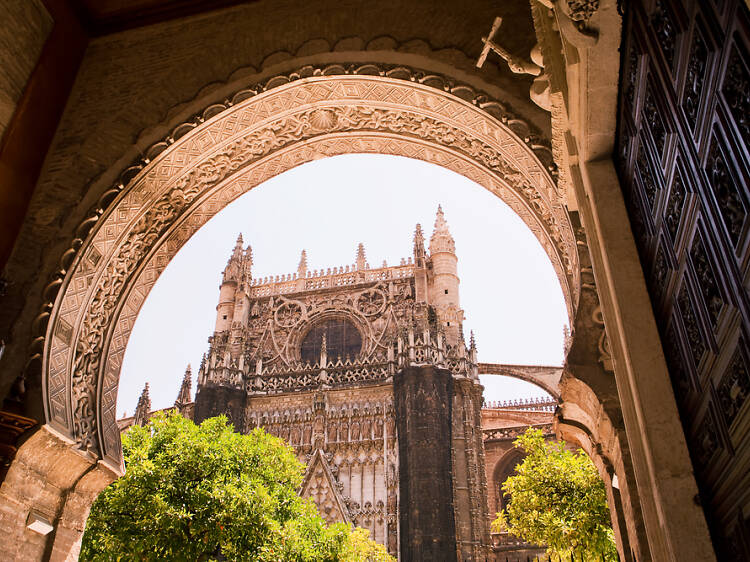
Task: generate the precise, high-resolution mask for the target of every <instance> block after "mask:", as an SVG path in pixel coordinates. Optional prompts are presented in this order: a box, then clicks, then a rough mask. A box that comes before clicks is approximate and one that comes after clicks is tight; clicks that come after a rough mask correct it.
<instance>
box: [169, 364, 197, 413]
mask: <svg viewBox="0 0 750 562" xmlns="http://www.w3.org/2000/svg"><path fill="white" fill-rule="evenodd" d="M192 379H193V374H192V372H191V370H190V363H188V366H187V369H185V376H184V377H183V378H182V385H181V386H180V392H178V393H177V400H175V401H174V405H175V407H176V408H177V409H178V410H179V411H180V412H182V410H183V408H184V407H185V406H187V405H188V404H190V402H192V399H191V398H190V387H191V385H192V382H193V380H192Z"/></svg>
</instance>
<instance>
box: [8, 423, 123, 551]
mask: <svg viewBox="0 0 750 562" xmlns="http://www.w3.org/2000/svg"><path fill="white" fill-rule="evenodd" d="M118 476H119V474H118V472H116V471H114V470H112V469H111V468H110V467H107V466H106V465H105V464H103V463H101V462H98V463H97V462H95V461H93V460H92V459H90V458H88V457H87V456H85V455H83V454H80V453H78V452H76V451H75V450H74V449H73V447H72V445H71V444H70V443H69V442H67V441H65V440H63V439H62V438H60V437H58V436H57V435H55V434H54V433H53V432H52V431H50V430H48V429H47V428H46V427H43V428H41V429H39V430H38V431H37V432H36V433H34V435H32V436H31V437H30V438H29V439H28V440H27V441H26V442H25V443H24V444H23V445H22V446H21V448H20V449H19V451H18V454H17V455H16V458H15V460H14V462H13V464H12V465H11V467H10V470H9V471H8V474H7V476H6V478H5V480H4V481H3V483H2V486H1V487H0V536H2V540H0V559H2V560H9V561H10V560H19V561H20V560H51V561H58V560H77V559H78V552H79V550H80V546H81V538H82V536H83V531H84V528H85V525H86V519H87V518H88V515H89V510H90V509H91V504H92V503H93V502H94V500H95V499H96V497H97V496H98V495H99V493H100V492H101V491H102V490H103V489H104V488H105V487H106V486H107V485H108V484H110V483H111V482H112V481H114V480H115V478H117V477H118ZM35 520H43V521H44V523H45V525H43V526H41V527H37V529H39V530H41V531H42V532H36V531H35V530H33V528H29V524H30V523H32V522H33V521H35ZM45 526H46V527H47V529H44V528H43V527H45ZM44 531H47V532H46V533H45V532H44Z"/></svg>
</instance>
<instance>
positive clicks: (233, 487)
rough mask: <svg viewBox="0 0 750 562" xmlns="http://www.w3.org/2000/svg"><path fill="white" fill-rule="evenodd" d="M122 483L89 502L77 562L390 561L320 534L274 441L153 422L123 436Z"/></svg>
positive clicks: (213, 425) (175, 419)
mask: <svg viewBox="0 0 750 562" xmlns="http://www.w3.org/2000/svg"><path fill="white" fill-rule="evenodd" d="M123 453H124V456H125V464H126V467H127V470H126V473H125V475H124V476H123V477H122V478H120V479H118V480H116V481H115V482H113V483H112V484H111V485H110V486H108V487H107V488H106V489H105V490H104V491H103V492H102V493H101V494H100V495H99V497H98V498H97V499H96V501H95V502H94V504H93V506H92V508H91V514H90V515H89V519H88V522H87V524H86V531H85V533H84V536H83V542H82V546H81V558H80V559H81V560H185V561H188V560H189V561H194V560H253V561H256V560H257V561H259V562H264V561H274V562H276V561H286V560H294V561H301V562H302V561H321V562H323V561H334V560H335V561H338V560H341V561H351V562H354V561H359V560H370V561H373V562H380V561H390V560H393V558H392V557H391V556H389V555H388V554H387V552H386V550H385V548H384V547H383V546H382V545H379V544H377V543H374V542H373V541H371V540H370V539H369V538H368V536H367V531H365V530H363V529H357V530H354V531H352V529H351V528H350V527H349V526H348V525H345V524H343V523H337V524H334V525H331V526H326V524H325V522H324V521H323V519H322V518H321V517H320V515H319V514H318V512H317V510H316V508H315V506H314V505H313V504H312V502H310V501H307V500H303V499H302V498H300V497H299V496H298V495H297V489H298V488H299V485H300V483H301V481H302V476H303V471H304V466H303V465H302V464H301V463H299V462H298V461H297V459H296V458H295V456H294V453H293V451H292V449H291V447H289V446H288V445H287V444H286V443H285V442H284V441H282V440H281V439H278V438H276V437H273V436H271V435H268V434H267V433H265V432H264V431H263V430H261V429H256V430H254V431H253V432H251V433H250V434H249V435H240V434H239V433H235V432H234V431H233V430H232V426H231V425H229V424H228V422H227V419H226V418H225V417H224V416H220V417H217V418H212V419H208V420H206V421H204V422H203V423H202V424H201V425H196V424H194V423H193V422H192V421H190V420H187V419H185V418H183V417H182V416H180V415H179V414H170V415H161V414H157V415H155V416H154V417H153V418H151V421H150V423H149V424H148V425H146V426H145V427H139V426H135V427H133V428H131V429H130V430H129V431H128V432H127V433H126V434H125V435H124V436H123Z"/></svg>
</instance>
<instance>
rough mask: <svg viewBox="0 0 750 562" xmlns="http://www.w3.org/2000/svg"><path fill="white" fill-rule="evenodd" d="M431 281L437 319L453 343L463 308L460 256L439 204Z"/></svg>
mask: <svg viewBox="0 0 750 562" xmlns="http://www.w3.org/2000/svg"><path fill="white" fill-rule="evenodd" d="M429 263H430V265H431V273H432V275H431V282H430V290H429V303H430V304H431V305H432V306H433V307H434V308H435V312H436V313H437V317H438V321H439V322H440V325H441V326H442V328H443V329H444V330H445V333H446V336H447V338H448V341H449V343H450V344H451V345H456V344H457V343H458V340H459V337H460V334H461V324H462V323H463V320H464V312H463V310H461V307H460V304H459V296H458V286H459V283H460V280H459V278H458V257H457V256H456V243H455V241H454V240H453V236H451V233H450V230H449V229H448V223H447V221H446V220H445V215H444V214H443V209H442V207H441V206H438V210H437V216H436V217H435V227H434V229H433V231H432V237H431V238H430V260H429Z"/></svg>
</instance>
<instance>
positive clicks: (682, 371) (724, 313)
mask: <svg viewBox="0 0 750 562" xmlns="http://www.w3.org/2000/svg"><path fill="white" fill-rule="evenodd" d="M625 19H626V26H625V34H624V41H623V60H622V65H623V66H622V68H623V72H622V83H621V87H620V100H619V103H620V112H619V118H618V148H617V152H616V154H617V158H616V159H617V162H616V163H617V166H618V171H619V173H620V179H621V182H622V187H623V193H624V195H625V198H626V201H627V203H628V207H629V213H630V218H631V225H632V227H633V233H634V235H635V239H636V244H637V245H638V250H639V253H640V256H641V261H642V265H643V269H644V272H645V274H646V276H647V280H648V284H649V292H650V295H651V301H652V305H653V307H654V313H655V315H656V317H657V322H658V324H659V328H660V331H661V337H662V343H663V345H664V350H665V354H666V356H667V362H668V364H669V369H670V374H671V377H672V383H673V387H674V391H675V396H676V398H677V402H678V405H679V407H680V412H681V417H682V422H683V427H684V429H685V434H686V436H687V439H688V446H689V449H690V454H691V458H692V461H693V464H694V468H695V473H696V477H697V478H698V484H699V487H700V491H701V500H702V502H703V505H704V508H705V510H706V517H707V519H708V521H709V526H710V528H711V533H712V537H713V540H714V545H715V547H716V550H717V554H718V556H719V558H720V559H721V560H750V400H748V396H749V395H750V374H749V371H748V361H750V347H748V344H749V343H750V314H749V313H750V300H749V298H748V287H749V286H750V221H748V216H747V215H748V211H749V210H750V188H749V187H748V183H749V181H748V180H750V156H749V151H748V139H750V72H748V65H750V59H748V51H749V46H750V41H749V40H748V37H749V33H748V29H749V25H750V18H749V17H748V11H747V7H746V6H745V4H744V2H743V1H742V0H706V1H697V0H692V1H691V0H682V1H680V0H636V1H633V2H630V3H629V5H628V11H627V14H626V18H625Z"/></svg>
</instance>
